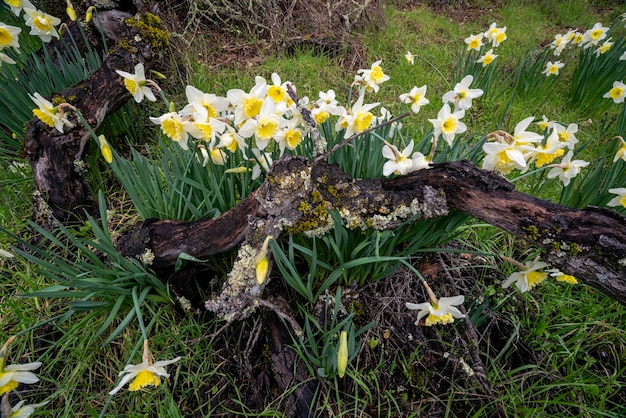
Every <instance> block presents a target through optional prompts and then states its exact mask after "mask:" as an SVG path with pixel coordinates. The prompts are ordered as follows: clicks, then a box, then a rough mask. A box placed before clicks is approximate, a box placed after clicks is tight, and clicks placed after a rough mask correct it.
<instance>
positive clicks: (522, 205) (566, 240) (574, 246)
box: [387, 161, 626, 304]
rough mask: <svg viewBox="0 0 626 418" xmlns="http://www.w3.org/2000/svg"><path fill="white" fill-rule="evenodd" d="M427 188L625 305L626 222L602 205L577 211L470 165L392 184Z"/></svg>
mask: <svg viewBox="0 0 626 418" xmlns="http://www.w3.org/2000/svg"><path fill="white" fill-rule="evenodd" d="M425 184H428V185H431V186H433V187H438V188H440V189H441V190H443V191H444V192H445V193H446V197H447V202H448V205H449V206H450V207H452V208H455V209H458V210H460V211H462V212H464V213H467V214H468V215H471V216H472V217H474V218H476V219H480V220H482V221H484V222H487V223H489V224H491V225H495V226H497V227H499V228H502V229H504V230H506V231H508V232H510V233H511V234H513V235H515V236H517V237H521V238H524V239H526V240H527V241H529V242H531V243H533V244H534V245H536V246H538V247H541V248H544V249H545V250H546V253H545V255H544V256H542V258H543V259H544V260H546V261H548V262H549V263H550V264H551V265H552V266H554V267H557V268H559V269H560V270H561V271H563V272H564V273H567V274H570V275H573V276H575V277H576V278H578V279H580V280H582V281H583V282H584V283H585V284H587V285H589V286H592V287H595V288H597V289H599V290H600V291H602V292H603V293H605V294H607V295H608V296H610V297H612V298H614V299H616V300H618V301H619V302H621V303H623V304H626V218H625V217H624V216H621V215H620V214H619V213H617V212H615V211H612V210H608V209H604V208H598V207H588V208H586V209H584V210H579V209H572V208H568V207H565V206H561V205H557V204H555V203H552V202H548V201H545V200H541V199H538V198H536V197H533V196H530V195H527V194H524V193H520V192H517V191H515V190H513V185H512V184H511V183H509V182H507V181H506V180H505V179H503V178H501V177H499V176H497V175H495V174H493V173H490V172H487V171H484V170H479V169H478V168H476V167H475V166H474V165H473V164H472V163H470V162H468V161H460V162H456V163H448V164H442V165H438V166H436V167H434V168H433V169H431V170H423V171H418V172H415V173H412V174H410V175H408V176H405V177H398V178H395V179H393V180H390V181H388V182H387V185H388V187H391V188H394V189H395V190H398V191H405V190H407V189H408V190H410V189H412V188H416V187H417V188H419V187H422V186H423V185H425Z"/></svg>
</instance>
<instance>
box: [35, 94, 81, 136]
mask: <svg viewBox="0 0 626 418" xmlns="http://www.w3.org/2000/svg"><path fill="white" fill-rule="evenodd" d="M28 97H30V99H31V100H32V101H33V102H35V104H36V105H37V106H38V108H37V109H33V114H34V115H35V116H36V117H37V118H39V120H41V121H42V122H43V123H45V124H46V125H48V126H49V127H51V128H55V129H56V130H57V131H59V132H61V133H63V127H64V126H67V127H69V128H73V127H74V125H73V124H72V123H71V122H70V121H69V120H67V118H66V117H64V112H63V106H62V105H59V106H54V105H53V104H52V103H50V102H49V101H48V100H46V99H45V98H43V97H42V96H41V94H39V93H35V94H34V95H33V96H31V95H30V94H29V95H28ZM66 106H67V105H66Z"/></svg>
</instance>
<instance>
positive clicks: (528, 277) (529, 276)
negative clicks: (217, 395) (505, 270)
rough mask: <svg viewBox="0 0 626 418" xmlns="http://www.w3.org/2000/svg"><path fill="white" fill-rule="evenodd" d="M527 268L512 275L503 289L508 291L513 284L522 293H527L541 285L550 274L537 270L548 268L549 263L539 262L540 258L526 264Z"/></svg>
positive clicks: (503, 284) (505, 282)
mask: <svg viewBox="0 0 626 418" xmlns="http://www.w3.org/2000/svg"><path fill="white" fill-rule="evenodd" d="M525 266H526V268H525V269H524V270H522V271H517V272H515V273H513V274H511V275H510V276H509V277H508V278H507V279H506V280H505V281H504V283H502V288H503V289H506V288H507V287H509V286H510V285H512V284H513V283H515V286H517V288H518V289H519V290H520V292H527V291H529V290H530V289H532V288H533V287H535V286H536V285H537V284H539V283H541V282H542V281H544V280H545V278H546V277H547V276H548V273H543V272H538V271H537V270H540V269H543V268H546V267H547V266H548V264H547V263H544V262H543V261H539V257H537V258H535V259H534V260H533V261H527V262H526V263H525Z"/></svg>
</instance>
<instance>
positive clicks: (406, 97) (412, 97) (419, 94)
mask: <svg viewBox="0 0 626 418" xmlns="http://www.w3.org/2000/svg"><path fill="white" fill-rule="evenodd" d="M425 96H426V86H422V87H419V88H418V87H417V86H413V88H412V89H411V91H410V92H408V93H403V94H401V95H400V101H401V102H402V103H409V104H410V105H411V112H413V113H419V111H420V109H421V107H422V106H425V105H427V104H429V103H430V100H428V99H427V98H426V97H425Z"/></svg>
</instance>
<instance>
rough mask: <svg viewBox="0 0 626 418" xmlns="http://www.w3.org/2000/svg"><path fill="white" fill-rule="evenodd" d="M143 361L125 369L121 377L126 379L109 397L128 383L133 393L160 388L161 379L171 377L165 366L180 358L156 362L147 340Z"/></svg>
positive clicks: (123, 379)
mask: <svg viewBox="0 0 626 418" xmlns="http://www.w3.org/2000/svg"><path fill="white" fill-rule="evenodd" d="M142 360H143V361H142V362H141V363H139V364H134V365H133V364H130V365H128V366H126V367H124V370H122V371H121V372H120V376H124V377H122V380H120V382H119V383H118V385H117V386H116V387H115V388H114V389H113V390H112V391H110V392H109V395H111V396H113V395H115V394H116V393H117V392H119V391H120V389H122V387H124V385H126V384H127V383H128V382H130V385H129V386H128V390H130V391H131V392H133V391H137V390H141V389H143V388H145V387H147V386H159V385H160V384H161V377H165V378H168V377H170V375H169V373H168V372H167V370H165V366H168V365H170V364H172V363H176V362H177V361H178V360H180V357H176V358H175V359H172V360H162V361H157V362H155V361H154V360H153V358H152V353H151V352H150V348H149V346H148V340H147V339H146V340H144V342H143V356H142ZM131 380H132V382H131Z"/></svg>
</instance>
